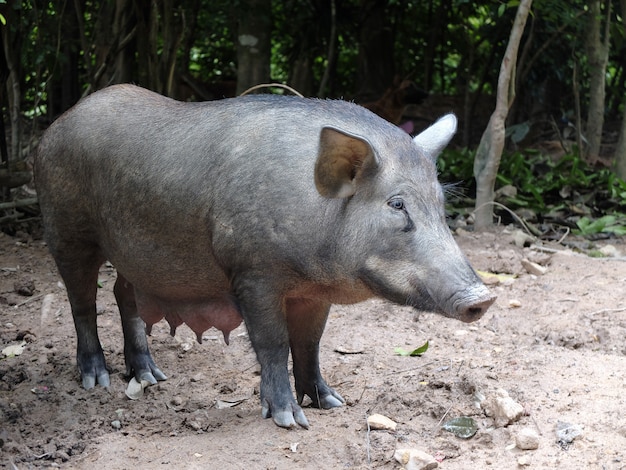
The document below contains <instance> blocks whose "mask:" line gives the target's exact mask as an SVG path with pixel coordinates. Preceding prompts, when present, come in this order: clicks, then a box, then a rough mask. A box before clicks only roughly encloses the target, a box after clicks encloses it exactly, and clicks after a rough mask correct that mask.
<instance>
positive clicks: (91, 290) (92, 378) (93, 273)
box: [47, 228, 110, 389]
mask: <svg viewBox="0 0 626 470" xmlns="http://www.w3.org/2000/svg"><path fill="white" fill-rule="evenodd" d="M47 235H48V236H47V239H48V247H49V248H50V252H51V253H52V256H53V257H54V259H55V261H56V264H57V267H58V268H59V273H60V274H61V277H62V278H63V282H64V283H65V288H66V290H67V297H68V299H69V301H70V306H71V308H72V316H73V318H74V326H75V328H76V338H77V346H76V362H77V364H78V369H79V370H80V375H81V378H82V382H83V387H84V388H85V389H90V388H93V387H94V386H95V385H96V384H99V385H102V386H103V387H108V386H109V385H110V380H109V371H108V369H107V366H106V360H105V358H104V352H103V351H102V346H101V345H100V339H99V338H98V325H97V321H96V291H97V288H98V271H99V268H100V265H101V264H102V263H103V262H104V258H103V257H102V255H101V254H100V251H99V249H98V247H97V246H95V245H93V244H90V243H84V242H81V241H76V240H69V241H67V240H62V239H61V237H59V236H55V234H54V233H53V230H52V228H49V229H48V234H47Z"/></svg>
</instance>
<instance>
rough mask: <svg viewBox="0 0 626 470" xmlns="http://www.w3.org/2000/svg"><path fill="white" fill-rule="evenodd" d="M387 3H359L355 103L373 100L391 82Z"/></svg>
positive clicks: (392, 69)
mask: <svg viewBox="0 0 626 470" xmlns="http://www.w3.org/2000/svg"><path fill="white" fill-rule="evenodd" d="M389 4H390V2H388V1H387V0H362V1H361V11H362V12H363V14H364V17H363V21H362V23H361V25H360V26H359V54H358V58H357V77H356V79H357V90H358V91H357V96H356V101H357V103H363V102H368V101H375V100H377V99H378V98H380V97H381V95H382V94H383V93H384V92H385V90H386V89H387V88H388V87H389V86H390V85H391V84H392V83H393V79H394V76H395V65H394V58H393V46H394V34H393V24H392V21H391V19H392V16H393V15H391V14H390V12H389V9H390V8H391V7H389Z"/></svg>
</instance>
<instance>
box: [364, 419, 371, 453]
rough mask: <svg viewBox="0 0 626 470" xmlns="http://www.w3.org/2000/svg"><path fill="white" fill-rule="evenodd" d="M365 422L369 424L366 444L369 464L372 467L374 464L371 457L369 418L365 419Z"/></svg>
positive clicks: (368, 425)
mask: <svg viewBox="0 0 626 470" xmlns="http://www.w3.org/2000/svg"><path fill="white" fill-rule="evenodd" d="M365 422H366V423H367V442H366V448H367V464H368V465H371V463H372V457H371V455H370V423H369V421H368V420H367V416H366V417H365Z"/></svg>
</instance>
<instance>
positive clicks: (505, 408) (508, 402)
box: [482, 388, 524, 428]
mask: <svg viewBox="0 0 626 470" xmlns="http://www.w3.org/2000/svg"><path fill="white" fill-rule="evenodd" d="M482 406H483V408H484V409H485V414H486V415H487V416H490V417H492V418H493V419H494V421H495V425H496V427H498V428H501V427H504V426H507V425H509V424H511V423H513V422H515V421H517V420H518V419H520V417H521V416H522V413H523V412H524V407H523V406H522V405H520V404H519V403H517V402H516V401H515V400H513V399H512V398H511V397H510V396H509V393H508V392H507V391H506V390H504V389H502V388H499V389H497V390H496V392H495V395H493V396H490V397H488V398H487V399H486V400H485V401H484V402H483V403H482Z"/></svg>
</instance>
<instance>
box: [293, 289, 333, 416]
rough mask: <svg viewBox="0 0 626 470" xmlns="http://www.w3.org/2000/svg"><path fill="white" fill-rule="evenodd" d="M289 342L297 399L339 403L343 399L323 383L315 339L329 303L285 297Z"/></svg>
mask: <svg viewBox="0 0 626 470" xmlns="http://www.w3.org/2000/svg"><path fill="white" fill-rule="evenodd" d="M286 307H287V325H288V329H289V345H290V347H291V357H292V359H293V375H294V378H295V385H296V396H297V398H298V403H299V404H302V400H303V398H304V395H308V396H309V397H310V398H311V401H312V404H313V406H315V407H317V408H325V409H328V408H334V407H336V406H341V405H342V404H344V403H345V400H344V399H343V398H342V397H341V395H339V394H338V393H337V392H335V391H334V390H333V389H332V388H331V387H329V386H328V385H327V384H326V381H325V380H324V379H323V378H322V375H321V373H320V361H319V343H320V338H321V337H322V333H323V332H324V327H325V326H326V319H327V318H328V311H329V310H330V304H327V303H325V302H320V301H317V300H310V299H288V300H287V305H286Z"/></svg>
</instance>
